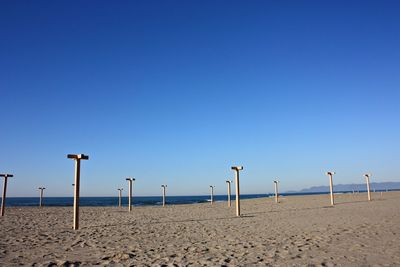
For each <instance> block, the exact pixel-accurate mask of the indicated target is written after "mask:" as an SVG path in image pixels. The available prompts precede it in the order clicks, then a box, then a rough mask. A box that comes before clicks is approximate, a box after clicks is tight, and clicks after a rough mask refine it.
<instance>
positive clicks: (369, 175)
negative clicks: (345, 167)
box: [364, 173, 371, 201]
mask: <svg viewBox="0 0 400 267" xmlns="http://www.w3.org/2000/svg"><path fill="white" fill-rule="evenodd" d="M364 177H365V179H366V180H367V192H368V201H371V190H370V187H369V178H370V177H371V174H369V173H366V174H364Z"/></svg>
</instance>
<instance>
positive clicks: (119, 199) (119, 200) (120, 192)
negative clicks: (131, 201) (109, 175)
mask: <svg viewBox="0 0 400 267" xmlns="http://www.w3.org/2000/svg"><path fill="white" fill-rule="evenodd" d="M117 190H118V207H121V204H122V201H121V198H122V196H121V195H122V190H124V189H123V188H118V189H117Z"/></svg>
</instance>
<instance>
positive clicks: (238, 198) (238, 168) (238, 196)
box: [231, 166, 243, 217]
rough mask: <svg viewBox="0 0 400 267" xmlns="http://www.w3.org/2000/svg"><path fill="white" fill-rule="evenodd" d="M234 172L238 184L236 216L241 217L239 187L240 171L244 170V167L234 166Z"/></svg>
mask: <svg viewBox="0 0 400 267" xmlns="http://www.w3.org/2000/svg"><path fill="white" fill-rule="evenodd" d="M231 169H232V170H234V171H235V183H236V216H238V217H240V187H239V171H241V170H243V166H233V167H231Z"/></svg>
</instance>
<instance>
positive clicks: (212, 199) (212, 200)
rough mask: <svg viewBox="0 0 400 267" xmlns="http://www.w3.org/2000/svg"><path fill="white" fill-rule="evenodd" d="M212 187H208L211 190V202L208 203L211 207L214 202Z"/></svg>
mask: <svg viewBox="0 0 400 267" xmlns="http://www.w3.org/2000/svg"><path fill="white" fill-rule="evenodd" d="M214 187H215V186H213V185H210V189H211V192H210V193H211V201H210V203H211V205H212V204H213V202H214Z"/></svg>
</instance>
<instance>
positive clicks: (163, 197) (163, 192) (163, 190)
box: [161, 184, 167, 207]
mask: <svg viewBox="0 0 400 267" xmlns="http://www.w3.org/2000/svg"><path fill="white" fill-rule="evenodd" d="M161 187H162V205H163V207H165V189H166V188H167V185H166V184H163V185H161Z"/></svg>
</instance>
